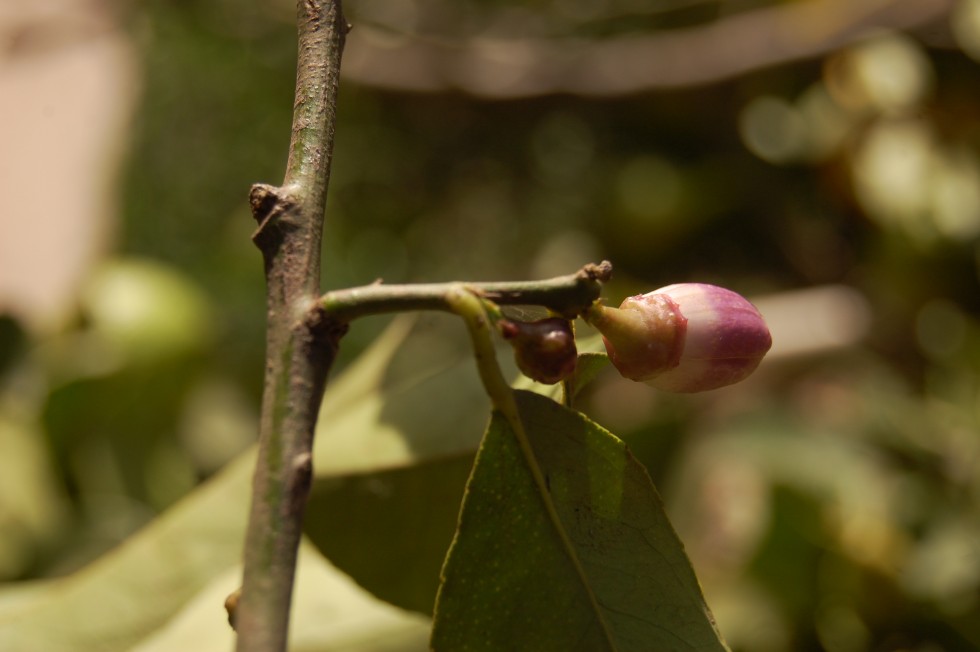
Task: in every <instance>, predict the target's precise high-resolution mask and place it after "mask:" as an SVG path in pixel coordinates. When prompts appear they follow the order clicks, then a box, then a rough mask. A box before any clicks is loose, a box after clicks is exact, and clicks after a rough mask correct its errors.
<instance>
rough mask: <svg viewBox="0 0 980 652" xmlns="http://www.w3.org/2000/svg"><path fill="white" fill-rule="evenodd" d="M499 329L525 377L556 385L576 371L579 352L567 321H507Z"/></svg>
mask: <svg viewBox="0 0 980 652" xmlns="http://www.w3.org/2000/svg"><path fill="white" fill-rule="evenodd" d="M499 326H500V332H501V334H502V335H503V336H504V339H506V340H509V341H510V343H511V344H512V345H513V347H514V359H515V360H516V361H517V367H518V368H519V369H520V370H521V373H523V374H524V375H525V376H527V377H529V378H532V379H534V380H536V381H538V382H539V383H545V384H546V385H554V384H555V383H557V382H559V381H561V380H564V379H565V378H567V377H569V376H570V375H572V373H573V372H574V371H575V362H576V360H577V359H578V351H577V350H576V348H575V334H574V333H573V332H572V327H571V324H569V323H568V320H566V319H560V318H557V317H551V318H549V319H541V320H539V321H534V322H520V321H510V320H509V319H504V320H501V321H500V324H499Z"/></svg>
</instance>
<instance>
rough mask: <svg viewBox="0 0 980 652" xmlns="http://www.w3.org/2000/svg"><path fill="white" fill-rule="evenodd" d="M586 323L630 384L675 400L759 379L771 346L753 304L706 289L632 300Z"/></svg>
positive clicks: (665, 291)
mask: <svg viewBox="0 0 980 652" xmlns="http://www.w3.org/2000/svg"><path fill="white" fill-rule="evenodd" d="M584 317H585V319H586V320H587V321H588V322H589V323H591V324H592V325H593V326H595V327H596V328H598V329H599V331H600V332H601V333H602V336H603V337H602V339H603V341H604V342H605V345H606V352H607V353H608V354H609V359H610V360H611V361H612V363H613V365H614V366H615V367H616V368H617V369H618V370H619V373H621V374H622V375H623V376H625V377H626V378H629V379H631V380H636V381H641V382H645V383H646V384H648V385H651V386H652V387H656V388H658V389H662V390H665V391H668V392H703V391H705V390H709V389H716V388H718V387H724V386H725V385H731V384H732V383H737V382H738V381H740V380H742V379H744V378H745V377H746V376H748V375H749V374H750V373H752V372H753V371H754V370H755V368H756V367H758V366H759V362H761V361H762V358H763V356H764V355H765V354H766V352H767V351H768V350H769V347H770V346H772V337H771V336H770V334H769V329H768V328H767V327H766V323H765V321H764V320H763V319H762V315H760V314H759V311H758V310H756V308H755V306H753V305H752V304H751V303H749V301H748V300H747V299H745V298H744V297H742V296H740V295H738V294H736V293H735V292H732V291H731V290H726V289H724V288H720V287H717V286H715V285H707V284H704V283H679V284H676V285H668V286H667V287H664V288H660V289H659V290H654V291H653V292H649V293H647V294H643V295H638V296H635V297H629V298H627V299H626V300H625V301H623V303H622V305H621V306H620V307H619V309H616V308H605V307H602V306H598V305H597V306H593V307H592V308H590V309H589V311H587V312H586V314H585V315H584Z"/></svg>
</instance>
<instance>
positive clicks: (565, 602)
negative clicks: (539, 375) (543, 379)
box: [432, 392, 726, 652]
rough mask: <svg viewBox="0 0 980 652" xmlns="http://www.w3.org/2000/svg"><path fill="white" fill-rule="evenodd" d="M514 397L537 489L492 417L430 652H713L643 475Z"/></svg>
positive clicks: (561, 420)
mask: <svg viewBox="0 0 980 652" xmlns="http://www.w3.org/2000/svg"><path fill="white" fill-rule="evenodd" d="M517 396H518V402H519V406H520V411H521V417H522V420H523V423H524V426H525V428H526V430H527V435H528V437H529V439H530V440H531V444H532V446H533V448H534V453H535V456H536V457H537V461H538V464H539V465H540V467H541V469H542V472H543V474H544V478H545V482H546V483H547V491H546V492H542V491H541V490H540V489H539V487H538V485H537V484H536V483H535V481H534V479H533V478H532V476H531V474H530V472H529V466H528V464H527V461H526V460H525V458H524V457H523V455H522V453H521V449H520V447H519V446H518V444H517V442H516V438H515V434H514V432H513V431H512V429H511V427H510V426H509V425H508V424H507V422H506V421H505V420H504V419H503V418H502V417H500V415H499V414H495V415H494V417H493V419H492V421H491V423H490V426H489V428H488V430H487V433H486V435H485V438H484V441H483V445H482V446H481V448H480V451H479V453H478V457H477V462H476V466H475V469H474V472H473V476H472V478H471V479H470V482H469V484H468V485H467V493H466V499H465V502H464V506H463V510H462V514H461V516H460V523H459V529H458V531H457V535H456V539H455V540H454V543H453V547H452V549H451V552H450V555H449V558H448V560H447V563H446V566H445V568H444V570H443V575H444V578H445V579H444V582H443V585H442V587H441V588H440V593H439V598H438V603H437V606H436V622H435V628H434V632H433V639H432V644H433V648H434V649H435V650H459V649H469V650H503V649H526V650H563V651H569V650H583V651H584V650H588V651H590V652H591V651H595V650H617V651H619V650H642V651H649V650H664V651H668V650H725V649H726V648H725V646H724V644H723V643H722V642H721V641H720V639H719V636H718V633H717V631H716V630H715V627H714V624H713V620H712V617H711V614H710V612H709V610H708V608H707V606H706V605H705V603H704V600H703V598H702V595H701V590H700V587H699V585H698V582H697V579H696V578H695V576H694V573H693V571H692V569H691V565H690V562H689V561H688V559H687V556H686V555H685V553H684V548H683V546H682V544H681V542H680V540H679V539H678V538H677V536H676V534H675V533H674V530H673V528H672V527H671V525H670V522H669V521H668V520H667V516H666V514H665V513H664V510H663V504H662V502H661V499H660V497H659V495H658V493H657V491H656V489H655V488H654V486H653V484H652V483H651V481H650V478H649V476H648V475H647V472H646V470H645V469H644V468H643V467H642V466H641V465H640V464H639V463H638V462H636V461H635V460H634V459H633V457H632V455H631V454H630V453H629V451H628V450H627V449H626V447H625V445H624V444H623V443H622V442H621V441H619V440H618V439H617V438H616V437H614V436H613V435H611V434H610V433H609V432H607V431H605V430H603V429H602V428H601V427H599V426H598V425H596V424H595V423H593V422H591V421H589V420H588V419H587V418H585V417H584V416H582V415H581V414H578V413H575V412H572V411H570V410H567V409H565V408H563V407H561V406H559V405H558V404H556V403H554V402H553V401H550V400H548V399H546V398H542V397H540V396H537V395H535V394H532V393H527V392H518V393H517ZM549 503H550V504H551V505H552V506H553V510H554V511H553V513H549V511H550V510H549V509H548V504H549Z"/></svg>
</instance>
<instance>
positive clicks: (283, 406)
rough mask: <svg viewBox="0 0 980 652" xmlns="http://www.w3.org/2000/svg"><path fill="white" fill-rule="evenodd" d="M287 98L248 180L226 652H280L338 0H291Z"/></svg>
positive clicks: (316, 335)
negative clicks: (257, 367) (283, 156)
mask: <svg viewBox="0 0 980 652" xmlns="http://www.w3.org/2000/svg"><path fill="white" fill-rule="evenodd" d="M297 4H298V20H297V24H298V35H299V60H298V65H297V75H296V102H295V108H294V113H293V130H292V139H291V142H290V148H289V161H288V164H287V168H286V176H285V180H284V181H283V184H282V185H281V186H279V187H275V186H270V185H265V184H257V185H255V186H253V188H252V193H251V204H252V213H253V215H254V217H255V219H256V220H257V221H258V222H259V228H258V230H257V231H256V233H255V235H254V236H253V239H254V241H255V243H256V245H257V246H258V247H259V249H260V250H261V251H262V256H263V259H264V262H265V276H266V293H267V326H266V329H267V330H266V333H267V335H266V374H265V390H264V394H263V398H262V416H261V418H260V423H259V455H258V462H257V463H256V467H255V475H254V477H253V485H252V505H251V511H250V513H249V520H248V528H247V531H246V535H245V553H244V572H243V578H242V589H241V595H240V598H239V599H238V601H237V605H236V606H235V608H234V614H233V619H234V621H235V624H236V629H237V632H238V639H237V648H236V649H237V650H238V652H285V650H286V645H287V633H288V626H289V613H290V605H291V600H292V590H293V580H294V577H295V573H296V559H297V550H298V546H299V541H300V537H301V533H302V530H301V527H302V520H303V511H304V508H305V505H306V498H307V494H308V492H309V486H310V481H311V478H312V466H311V461H312V448H313V432H314V427H315V424H316V417H317V413H318V410H319V407H320V401H321V399H322V396H323V389H324V385H325V383H326V377H327V373H328V371H329V369H330V366H331V364H332V363H333V360H334V357H335V354H336V350H337V343H338V341H339V339H340V336H341V335H342V334H343V328H342V327H337V326H336V325H334V324H330V323H328V322H325V321H323V320H321V319H319V315H318V314H316V313H311V311H310V306H311V305H313V304H314V303H315V301H316V298H317V296H318V295H319V294H320V290H319V278H320V243H321V238H322V233H323V218H324V207H325V203H326V191H327V182H328V180H329V176H330V161H331V152H332V148H333V134H334V122H335V111H336V102H337V81H338V78H339V70H340V58H341V52H342V50H343V44H344V36H345V34H346V32H347V23H346V21H345V20H344V17H343V12H342V10H341V6H340V0H299V2H298V3H297Z"/></svg>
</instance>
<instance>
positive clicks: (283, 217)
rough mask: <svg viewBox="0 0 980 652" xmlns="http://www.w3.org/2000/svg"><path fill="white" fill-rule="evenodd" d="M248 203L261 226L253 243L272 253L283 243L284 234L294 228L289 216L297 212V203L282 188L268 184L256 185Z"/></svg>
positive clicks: (254, 236) (253, 236) (256, 231)
mask: <svg viewBox="0 0 980 652" xmlns="http://www.w3.org/2000/svg"><path fill="white" fill-rule="evenodd" d="M248 201H249V205H250V206H251V208H252V217H253V218H254V219H255V221H256V222H257V223H258V225H259V226H258V228H257V229H256V230H255V233H253V234H252V242H254V243H255V246H257V247H258V248H259V249H260V250H262V251H263V252H268V251H271V250H272V249H274V248H275V246H276V245H277V244H278V243H279V242H281V241H282V232H283V231H284V230H286V229H287V228H289V227H291V226H292V224H291V219H290V217H289V216H290V215H291V214H292V213H293V212H294V211H295V210H296V208H297V205H296V202H295V201H294V200H293V199H292V198H291V197H290V196H289V195H288V194H286V193H285V192H284V191H283V189H282V188H280V187H278V186H273V185H270V184H267V183H256V184H254V185H253V186H252V190H251V192H249V196H248Z"/></svg>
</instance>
